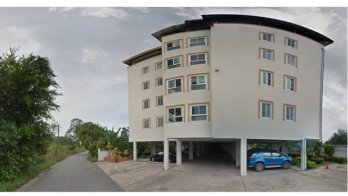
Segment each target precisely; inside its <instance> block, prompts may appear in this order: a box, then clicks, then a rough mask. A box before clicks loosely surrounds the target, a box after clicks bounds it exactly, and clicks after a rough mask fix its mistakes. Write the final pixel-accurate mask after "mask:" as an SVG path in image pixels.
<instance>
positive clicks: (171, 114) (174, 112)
mask: <svg viewBox="0 0 348 196" xmlns="http://www.w3.org/2000/svg"><path fill="white" fill-rule="evenodd" d="M182 121H183V116H182V107H175V108H169V109H168V122H170V123H171V122H182Z"/></svg>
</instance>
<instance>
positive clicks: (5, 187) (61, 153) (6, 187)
mask: <svg viewBox="0 0 348 196" xmlns="http://www.w3.org/2000/svg"><path fill="white" fill-rule="evenodd" d="M83 151H85V149H84V148H82V147H73V146H67V145H59V146H58V148H57V145H55V144H54V145H51V146H50V147H49V149H48V152H47V154H45V155H42V156H40V157H37V158H36V160H35V163H34V164H32V165H30V166H29V167H28V168H27V169H25V170H24V171H23V173H22V175H21V176H18V178H16V179H15V180H13V181H10V182H6V183H0V191H15V190H17V189H18V188H20V187H21V186H23V185H24V184H26V183H28V182H29V181H30V180H31V179H33V178H34V177H36V176H37V175H39V174H40V173H41V172H42V171H45V170H47V169H49V168H50V167H51V166H53V165H54V164H56V163H57V162H59V161H62V160H64V159H65V158H66V157H68V156H70V155H73V154H76V153H79V152H83Z"/></svg>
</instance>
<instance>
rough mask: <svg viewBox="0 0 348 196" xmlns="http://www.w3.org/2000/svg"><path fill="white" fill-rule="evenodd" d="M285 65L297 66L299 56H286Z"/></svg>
mask: <svg viewBox="0 0 348 196" xmlns="http://www.w3.org/2000/svg"><path fill="white" fill-rule="evenodd" d="M285 63H286V64H288V65H293V66H297V56H294V55H291V54H285Z"/></svg>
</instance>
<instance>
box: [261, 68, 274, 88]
mask: <svg viewBox="0 0 348 196" xmlns="http://www.w3.org/2000/svg"><path fill="white" fill-rule="evenodd" d="M260 84H261V85H267V86H273V72H271V71H265V70H260Z"/></svg>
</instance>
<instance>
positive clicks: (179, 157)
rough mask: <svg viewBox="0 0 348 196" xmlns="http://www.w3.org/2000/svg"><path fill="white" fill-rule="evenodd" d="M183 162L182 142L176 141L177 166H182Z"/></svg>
mask: <svg viewBox="0 0 348 196" xmlns="http://www.w3.org/2000/svg"><path fill="white" fill-rule="evenodd" d="M181 162H182V150H181V141H180V140H177V141H176V164H177V165H181Z"/></svg>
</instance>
